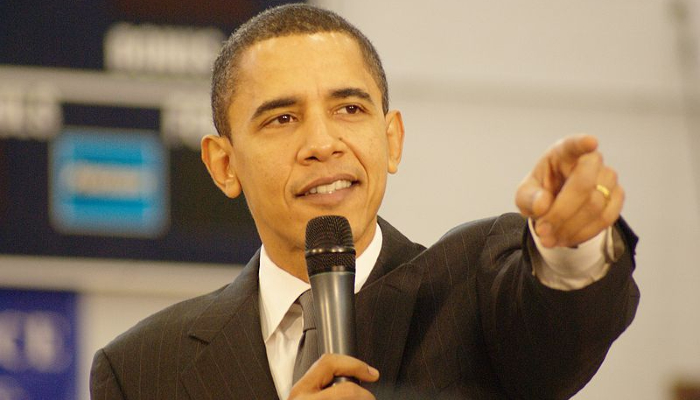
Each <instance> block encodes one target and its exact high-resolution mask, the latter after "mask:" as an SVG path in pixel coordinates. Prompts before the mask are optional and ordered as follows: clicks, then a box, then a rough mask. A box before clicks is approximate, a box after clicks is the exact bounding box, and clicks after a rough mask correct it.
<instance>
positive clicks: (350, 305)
mask: <svg viewBox="0 0 700 400" xmlns="http://www.w3.org/2000/svg"><path fill="white" fill-rule="evenodd" d="M309 283H310V284H311V291H312V293H313V297H314V309H315V313H316V329H317V330H318V331H319V333H320V338H321V342H320V343H321V348H320V350H321V352H322V353H333V354H345V355H349V356H352V357H357V339H356V337H355V272H354V271H352V272H351V271H331V272H321V273H318V274H314V275H312V276H310V277H309ZM345 381H352V382H357V381H356V380H355V379H354V378H348V377H343V376H337V377H335V378H334V379H333V384H336V383H340V382H345Z"/></svg>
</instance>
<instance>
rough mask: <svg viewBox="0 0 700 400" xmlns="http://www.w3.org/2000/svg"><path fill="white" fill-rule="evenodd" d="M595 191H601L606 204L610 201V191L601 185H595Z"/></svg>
mask: <svg viewBox="0 0 700 400" xmlns="http://www.w3.org/2000/svg"><path fill="white" fill-rule="evenodd" d="M595 190H597V191H599V192H600V193H601V194H602V195H603V197H605V201H606V202H608V201H610V189H608V188H606V187H605V186H603V185H601V184H598V185H595Z"/></svg>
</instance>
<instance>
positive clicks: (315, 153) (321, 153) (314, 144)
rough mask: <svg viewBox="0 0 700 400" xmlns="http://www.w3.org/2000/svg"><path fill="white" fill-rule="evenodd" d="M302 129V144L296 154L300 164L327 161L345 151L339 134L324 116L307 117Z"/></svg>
mask: <svg viewBox="0 0 700 400" xmlns="http://www.w3.org/2000/svg"><path fill="white" fill-rule="evenodd" d="M302 129H303V131H302V135H303V143H302V146H301V148H300V149H299V153H298V161H299V162H300V163H302V164H309V163H312V162H315V161H321V162H323V161H327V160H329V159H331V158H332V157H338V156H340V155H342V154H343V152H344V151H345V150H344V149H345V144H344V143H343V141H342V138H341V136H340V134H339V133H338V132H337V130H336V129H334V127H333V126H332V123H331V122H330V121H328V119H327V117H326V116H325V115H314V116H309V118H307V119H306V121H304V126H303V128H302Z"/></svg>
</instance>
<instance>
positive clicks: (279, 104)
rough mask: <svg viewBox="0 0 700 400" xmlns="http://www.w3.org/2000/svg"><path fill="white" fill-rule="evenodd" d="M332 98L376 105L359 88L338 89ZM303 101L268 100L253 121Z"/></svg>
mask: <svg viewBox="0 0 700 400" xmlns="http://www.w3.org/2000/svg"><path fill="white" fill-rule="evenodd" d="M329 97H330V98H332V99H346V98H348V97H357V98H360V99H362V100H366V101H368V102H370V103H371V104H372V105H374V102H373V101H372V97H370V95H369V93H367V92H366V91H364V90H362V89H359V88H352V87H350V88H342V89H336V90H333V91H331V93H330V95H329ZM300 102H301V100H300V99H299V98H298V97H294V96H292V97H281V98H279V99H272V100H268V101H266V102H264V103H262V104H261V105H259V106H258V108H256V109H255V112H254V113H253V116H252V117H251V119H255V118H257V117H259V116H261V115H262V114H264V113H266V112H268V111H270V110H274V109H276V108H283V107H289V106H293V105H296V104H299V103H300Z"/></svg>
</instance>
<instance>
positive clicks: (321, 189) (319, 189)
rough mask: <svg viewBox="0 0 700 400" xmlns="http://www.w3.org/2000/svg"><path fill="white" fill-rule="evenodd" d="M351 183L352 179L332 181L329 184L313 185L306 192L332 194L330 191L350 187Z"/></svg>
mask: <svg viewBox="0 0 700 400" xmlns="http://www.w3.org/2000/svg"><path fill="white" fill-rule="evenodd" d="M351 185H352V182H350V181H346V180H338V181H335V182H331V183H329V184H328V185H319V186H316V187H313V188H311V189H310V190H309V191H308V192H307V193H306V194H316V193H321V194H330V193H333V192H335V191H336V190H340V189H345V188H349V187H350V186H351Z"/></svg>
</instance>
